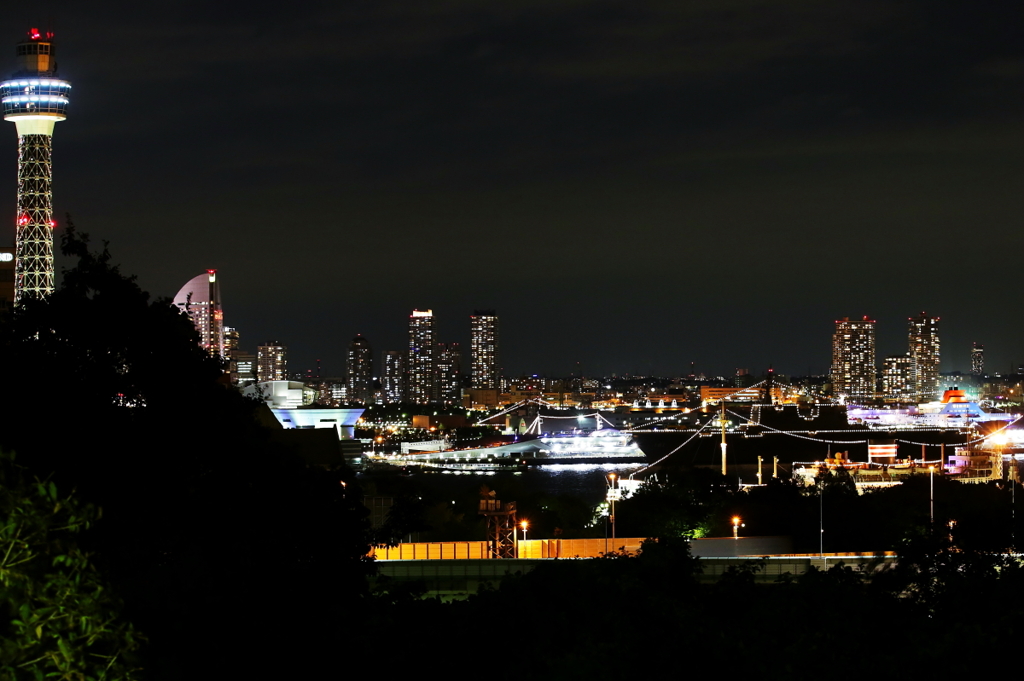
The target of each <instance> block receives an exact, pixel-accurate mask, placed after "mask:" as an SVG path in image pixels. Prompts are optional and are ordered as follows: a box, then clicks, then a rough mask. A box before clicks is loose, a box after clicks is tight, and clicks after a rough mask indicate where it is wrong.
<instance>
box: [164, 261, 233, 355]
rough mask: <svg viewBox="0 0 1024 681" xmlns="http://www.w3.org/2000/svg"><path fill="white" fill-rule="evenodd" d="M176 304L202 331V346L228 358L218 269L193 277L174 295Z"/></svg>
mask: <svg viewBox="0 0 1024 681" xmlns="http://www.w3.org/2000/svg"><path fill="white" fill-rule="evenodd" d="M174 304H175V305H177V306H178V307H179V308H181V309H182V311H184V312H185V313H187V314H188V316H189V318H190V319H191V320H192V323H193V324H195V327H196V331H198V332H199V345H201V346H202V347H203V349H204V350H206V351H207V352H209V353H210V354H211V355H214V356H215V357H222V358H224V359H227V358H228V352H227V348H226V347H225V338H224V310H223V308H222V307H221V304H220V284H219V283H218V282H217V270H206V272H205V273H204V274H200V275H198V276H195V277H192V278H191V279H189V280H188V283H186V284H185V285H184V286H182V287H181V290H179V291H178V294H177V295H176V296H174Z"/></svg>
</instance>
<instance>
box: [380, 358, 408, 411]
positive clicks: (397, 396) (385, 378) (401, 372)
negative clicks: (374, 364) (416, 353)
mask: <svg viewBox="0 0 1024 681" xmlns="http://www.w3.org/2000/svg"><path fill="white" fill-rule="evenodd" d="M405 356H406V353H404V352H401V351H400V350H387V351H386V352H384V355H383V356H382V357H381V359H382V361H381V364H382V365H383V366H384V370H383V371H382V372H381V381H380V383H381V390H382V392H383V393H384V402H385V403H387V404H395V403H396V402H401V401H402V400H403V399H404V398H405Z"/></svg>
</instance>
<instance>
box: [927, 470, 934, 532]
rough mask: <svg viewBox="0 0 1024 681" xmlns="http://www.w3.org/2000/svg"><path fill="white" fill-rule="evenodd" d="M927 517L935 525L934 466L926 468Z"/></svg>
mask: <svg viewBox="0 0 1024 681" xmlns="http://www.w3.org/2000/svg"><path fill="white" fill-rule="evenodd" d="M928 516H929V518H930V519H931V524H932V525H933V526H934V525H935V466H928Z"/></svg>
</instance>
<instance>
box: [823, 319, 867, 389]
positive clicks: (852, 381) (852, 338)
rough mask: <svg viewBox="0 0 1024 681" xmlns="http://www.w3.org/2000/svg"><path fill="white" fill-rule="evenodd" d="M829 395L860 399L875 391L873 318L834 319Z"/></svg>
mask: <svg viewBox="0 0 1024 681" xmlns="http://www.w3.org/2000/svg"><path fill="white" fill-rule="evenodd" d="M832 394H833V395H836V396H845V397H846V398H847V399H853V400H863V399H869V398H871V397H874V394H875V320H874V319H869V318H868V317H864V318H862V319H859V320H855V321H850V318H849V317H843V318H842V319H837V320H836V331H835V333H834V334H832Z"/></svg>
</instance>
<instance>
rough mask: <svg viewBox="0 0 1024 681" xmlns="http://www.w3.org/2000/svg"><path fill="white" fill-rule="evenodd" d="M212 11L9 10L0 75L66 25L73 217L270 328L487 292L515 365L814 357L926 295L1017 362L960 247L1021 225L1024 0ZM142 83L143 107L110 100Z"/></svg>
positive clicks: (65, 204)
mask: <svg viewBox="0 0 1024 681" xmlns="http://www.w3.org/2000/svg"><path fill="white" fill-rule="evenodd" d="M197 9H198V6H191V5H188V4H186V5H183V6H180V7H179V8H178V9H176V10H175V12H172V13H169V14H161V15H158V14H157V12H156V11H155V10H154V9H152V8H149V7H143V6H138V5H136V4H132V3H123V2H118V1H115V2H113V3H111V4H110V5H108V6H105V7H104V9H103V11H101V12H96V11H93V10H91V9H89V8H86V7H82V6H78V5H75V4H73V3H64V2H55V3H53V4H52V5H51V6H49V7H48V16H52V17H54V21H53V24H54V25H53V26H52V27H49V26H47V25H46V24H45V22H40V21H38V20H37V19H36V17H34V16H31V15H30V12H31V10H30V9H26V8H16V9H15V10H14V11H13V12H12V13H11V14H10V15H9V16H7V17H6V18H7V22H5V24H4V25H5V27H6V28H5V32H4V35H6V38H4V40H3V44H5V45H7V46H8V47H7V48H6V49H8V50H9V51H8V52H7V54H8V55H9V56H8V57H6V58H5V62H6V65H5V66H4V70H3V72H4V73H6V72H9V71H10V70H13V66H14V56H15V55H14V46H15V44H16V43H17V41H18V40H20V39H21V37H22V36H23V35H24V31H25V30H26V29H27V28H28V27H30V26H40V27H41V29H42V30H49V29H50V28H53V30H54V32H55V33H56V38H55V39H56V40H57V41H58V43H59V46H60V51H61V74H62V77H67V78H68V80H69V81H70V82H73V83H74V84H75V90H74V93H75V98H74V102H73V107H74V108H73V111H72V113H71V115H72V116H73V124H72V125H67V126H64V127H65V129H62V131H61V142H60V144H59V145H58V148H56V150H55V159H54V168H55V177H54V182H55V186H56V187H57V188H58V191H57V193H56V194H55V206H54V208H55V210H54V215H55V218H56V222H57V228H56V230H57V235H58V236H59V235H60V234H61V233H62V230H63V229H64V224H65V220H64V214H65V212H70V213H71V214H72V215H73V216H74V218H75V221H76V224H77V225H78V226H79V228H80V229H81V230H82V231H84V232H88V233H89V234H91V235H92V236H93V238H94V240H95V242H96V243H100V242H102V241H109V242H110V250H111V253H112V254H113V258H114V261H115V262H118V263H120V265H121V267H122V270H123V271H125V272H131V273H134V274H137V275H138V277H139V283H140V285H141V286H142V287H143V288H145V289H146V290H149V291H151V292H152V293H153V294H154V295H156V296H165V297H170V296H172V295H173V294H174V292H175V291H176V290H177V288H178V287H179V286H180V284H181V282H182V281H185V280H187V279H188V277H190V276H192V275H193V273H195V272H201V271H203V270H206V269H217V270H218V271H219V272H220V273H222V274H223V275H224V276H225V277H226V278H225V280H224V281H225V282H228V284H226V285H225V286H224V287H223V289H222V293H223V297H224V298H223V300H224V309H225V315H226V320H227V323H228V324H230V325H231V326H232V327H234V328H237V329H238V330H239V332H240V334H241V343H242V346H243V347H244V348H247V349H248V350H250V351H251V350H252V348H253V347H254V345H255V342H256V341H258V340H260V339H263V338H281V339H282V340H283V341H284V342H287V343H288V345H289V353H290V359H291V362H290V363H291V365H292V366H293V367H294V368H295V369H296V370H304V369H306V368H312V367H314V366H315V362H316V359H318V358H319V359H322V360H323V370H324V373H327V374H334V375H340V374H341V373H343V370H344V353H343V347H344V344H345V343H346V342H347V340H348V339H350V338H351V337H352V336H353V335H354V334H355V333H364V334H365V335H366V336H367V337H368V338H370V339H371V342H373V344H374V347H377V348H400V347H403V345H402V334H403V329H402V328H401V325H397V326H396V325H395V324H394V322H393V320H394V319H396V318H398V319H400V318H401V317H402V315H403V314H407V311H408V310H409V309H412V308H414V307H417V306H419V307H425V306H429V307H431V308H433V309H435V310H438V311H439V314H441V315H443V319H444V323H443V325H442V328H441V330H440V333H441V335H442V336H443V337H444V338H445V339H446V340H448V341H452V342H459V343H460V344H461V346H462V347H463V348H467V347H469V340H470V338H469V333H468V330H464V329H462V328H461V324H460V325H458V326H455V325H453V326H451V327H448V323H449V321H448V320H457V319H461V318H463V316H464V315H467V314H469V313H470V312H471V311H472V310H474V309H478V308H494V309H497V310H500V311H501V315H502V360H501V363H502V366H503V367H504V371H505V373H506V374H512V375H514V374H517V373H523V372H531V373H534V372H535V373H546V374H552V375H567V374H570V373H574V372H576V371H577V367H581V370H582V372H583V373H585V374H587V375H604V374H610V373H612V372H615V373H620V374H624V373H632V374H662V375H673V374H685V373H688V369H689V365H690V362H696V366H697V370H698V371H699V372H703V373H708V374H713V375H715V374H721V375H730V373H731V372H732V370H733V368H734V367H736V366H742V367H749V368H750V369H751V371H754V372H757V371H762V370H763V369H764V368H766V367H768V366H774V367H775V368H776V370H777V371H780V372H785V373H789V374H805V373H819V374H820V373H826V372H827V371H828V367H829V362H830V357H829V356H828V345H827V341H823V339H824V338H827V337H828V335H829V333H830V329H829V327H828V326H827V325H828V323H829V322H830V321H831V320H833V319H835V317H836V315H841V314H844V313H845V312H844V311H846V310H863V311H865V312H868V313H870V314H871V315H872V316H873V317H874V318H876V319H879V320H880V321H879V329H878V338H877V342H878V349H879V353H880V354H887V353H893V352H897V351H899V352H902V350H900V347H901V346H905V338H903V339H901V338H900V336H902V335H903V333H902V332H901V331H900V330H899V329H898V328H897V327H898V325H897V324H895V323H894V322H893V323H890V322H889V321H888V320H897V319H900V318H905V317H906V316H907V315H908V313H910V312H912V311H914V310H920V309H928V310H934V312H935V313H936V314H940V315H941V316H942V317H943V345H944V346H945V347H944V350H943V364H942V369H943V371H950V370H960V371H963V372H964V373H968V372H969V371H970V347H971V343H972V342H974V341H977V342H979V343H983V344H984V345H985V350H986V353H985V354H986V365H987V367H986V368H987V370H988V371H989V372H1006V371H1007V370H1008V368H1009V367H1015V366H1016V365H1018V364H1020V363H1022V362H1024V347H1022V346H1021V344H1020V343H1019V339H1020V338H1022V337H1024V319H1021V318H1020V317H1019V316H1017V315H1012V314H1006V313H1004V311H1003V309H1002V307H1003V304H1002V303H1001V301H1000V299H999V298H998V297H996V296H976V295H973V294H972V293H971V290H972V288H974V287H972V286H951V285H950V284H949V283H948V282H949V277H950V274H952V275H953V276H954V277H956V278H957V280H964V279H965V278H966V280H967V281H970V280H971V277H972V276H973V275H974V274H975V273H978V272H979V267H978V263H977V261H975V260H969V259H967V257H966V256H965V255H964V253H965V251H964V250H963V249H961V248H959V247H957V246H956V244H958V243H959V242H960V241H961V240H962V239H963V238H965V237H964V236H963V235H964V234H966V233H967V232H968V231H969V232H970V233H971V234H976V235H980V241H979V242H978V243H979V246H978V248H976V249H974V250H972V251H971V255H972V257H980V258H984V256H985V255H986V254H987V252H988V251H987V250H986V248H987V245H988V244H999V245H1000V247H1001V248H1002V249H1008V250H1011V251H1012V250H1013V249H1015V248H1018V247H1020V246H1021V245H1022V244H1021V242H1022V241H1024V235H1022V234H1021V231H1020V230H1019V227H1018V223H1019V219H1018V215H1019V200H1018V198H1017V196H1018V189H1019V183H1020V182H1019V178H1020V176H1021V175H1024V136H1021V135H1020V134H1019V125H1018V121H1019V119H1020V116H1021V113H1022V111H1021V109H1022V108H1024V94H1022V91H1021V88H1020V87H1019V82H1018V81H1019V77H1018V75H1017V74H1018V71H1017V67H1016V66H1015V65H1016V64H1018V63H1020V62H1021V60H1022V59H1024V57H1022V50H1024V48H1022V47H1021V46H1020V45H1019V40H1018V39H1017V35H1016V32H1015V31H1014V30H1013V28H1012V27H1013V26H1015V20H1014V19H1013V17H1015V16H1017V17H1020V15H1021V12H1022V10H1021V8H1019V7H1016V6H1015V5H1012V4H1010V3H1002V4H1000V11H999V12H977V11H972V10H971V7H970V6H969V5H967V4H966V3H954V5H953V6H952V8H951V9H954V10H956V11H951V12H948V13H943V14H942V15H941V16H938V17H937V16H935V12H934V11H933V9H932V8H930V7H929V6H927V4H925V3H895V2H886V1H883V2H880V3H876V4H875V5H872V6H871V7H869V8H865V7H861V6H852V5H849V6H848V5H842V4H836V5H830V6H829V7H827V8H822V9H820V11H812V10H811V9H810V8H808V7H806V6H804V5H802V4H800V3H796V2H786V1H782V2H778V3H772V4H771V5H765V6H763V7H752V6H750V5H749V4H746V3H731V2H725V3H717V4H716V5H715V6H713V7H711V6H690V5H687V6H681V7H669V6H667V5H661V4H657V3H653V2H652V3H634V4H630V5H626V4H622V5H617V4H614V3H612V4H609V5H607V6H606V7H605V10H606V11H601V12H598V11H593V10H590V9H588V8H586V7H585V6H580V5H576V4H572V3H561V2H551V3H532V2H525V3H517V4H516V5H507V6H506V5H501V4H495V5H493V6H488V7H487V8H483V9H481V8H476V9H472V10H471V9H470V8H469V7H467V6H466V5H464V4H461V3H453V4H449V5H444V6H436V7H435V6H424V7H405V6H393V7H391V6H388V7H384V6H376V5H374V6H359V7H345V8H328V7H324V8H318V9H315V10H313V11H311V12H310V13H308V14H306V15H303V16H302V17H298V16H293V15H292V14H291V13H290V11H289V10H287V9H286V8H279V7H276V6H273V5H271V4H270V3H261V2H257V3H255V4H250V5H248V6H247V7H246V9H245V11H244V12H237V11H234V10H233V9H232V8H231V7H228V6H224V7H214V8H203V11H196V10H197ZM996 16H998V17H999V20H998V21H996V20H995V18H994V17H996ZM309 26H316V28H317V34H318V36H319V37H318V39H317V40H316V41H314V42H313V43H310V41H309V39H308V35H307V34H308V32H309V29H308V27H309ZM125 35H128V36H131V42H132V59H131V60H129V61H127V62H125V61H123V60H118V61H115V60H114V59H113V58H112V56H111V52H110V45H112V44H118V43H120V42H121V41H123V39H124V38H123V36H125ZM826 35H827V36H828V39H827V40H823V39H822V36H826ZM0 37H2V36H0ZM224 73H231V78H232V83H233V85H232V87H225V85H224V76H223V74H224ZM328 81H331V82H333V81H338V82H339V84H338V86H336V87H331V88H329V89H325V88H323V87H322V85H321V84H322V83H323V82H328ZM282 82H289V83H291V87H293V88H296V89H297V90H301V91H303V92H309V93H316V94H315V97H316V98H317V99H316V102H315V104H311V106H315V109H316V111H317V112H318V115H320V116H321V117H322V119H323V120H322V123H321V124H319V125H318V127H317V141H316V144H311V143H310V141H309V139H308V138H307V137H306V136H303V135H297V134H295V133H294V131H293V130H292V129H291V127H290V126H288V125H281V122H280V116H279V113H280V112H279V109H278V108H277V107H276V106H273V105H270V102H271V101H273V99H274V97H275V96H276V95H275V94H274V93H272V92H271V91H270V90H271V88H274V87H277V84H279V83H282ZM124 92H131V93H132V97H133V98H137V100H138V101H145V102H146V103H147V105H146V111H145V115H131V116H129V115H119V116H114V115H113V112H114V111H115V110H116V109H117V107H118V106H119V102H120V97H121V96H122V94H121V93H124ZM310 96H313V95H312V94H311V95H310ZM197 102H202V115H203V121H204V123H203V124H202V125H193V124H185V122H186V121H190V120H192V119H193V117H194V116H195V115H196V107H197V104H196V103H197ZM2 144H6V145H7V146H6V149H7V151H6V153H7V154H8V158H11V159H13V158H14V157H15V155H16V152H17V147H16V144H17V140H16V139H15V138H14V135H10V134H9V135H7V136H6V137H2V138H0V145H2ZM196 159H203V162H202V163H197V162H196ZM296 168H302V169H303V171H302V172H301V173H297V172H295V169H296ZM296 197H302V200H301V201H298V200H296ZM4 211H6V213H4V214H7V215H9V216H11V215H15V213H16V197H15V192H14V188H13V187H10V188H9V190H8V191H7V192H0V213H3V212H4ZM13 227H14V226H13V225H11V227H10V234H11V237H10V240H11V241H13ZM428 245H430V246H434V247H435V248H434V249H432V250H431V251H430V252H431V253H432V255H431V257H433V258H436V259H438V260H441V261H443V262H444V263H445V264H443V265H442V266H441V267H437V266H435V265H434V263H432V262H431V261H430V259H429V258H428V257H427V256H426V253H427V252H428V251H427V249H426V247H427V246H428ZM726 261H728V262H726ZM57 264H58V270H59V268H60V264H61V261H60V257H59V256H58V263H57ZM293 267H301V269H302V272H303V274H302V276H301V277H295V278H294V279H291V280H287V284H286V285H283V284H282V279H281V276H283V275H279V274H276V272H284V271H286V270H287V269H289V268H293ZM338 267H343V268H344V270H345V272H346V275H345V276H344V277H338V276H336V274H335V272H336V271H337V269H338ZM271 273H275V274H271ZM852 273H856V276H855V277H854V276H853V274H852ZM793 339H797V342H795V343H794V342H793ZM577 363H578V364H577Z"/></svg>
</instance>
